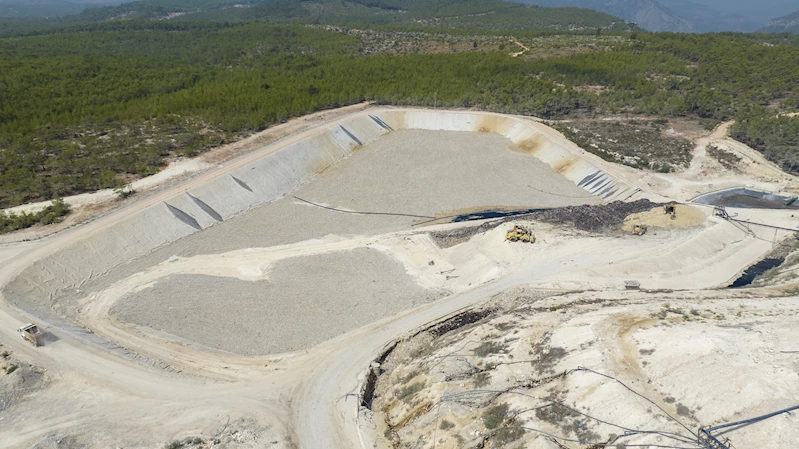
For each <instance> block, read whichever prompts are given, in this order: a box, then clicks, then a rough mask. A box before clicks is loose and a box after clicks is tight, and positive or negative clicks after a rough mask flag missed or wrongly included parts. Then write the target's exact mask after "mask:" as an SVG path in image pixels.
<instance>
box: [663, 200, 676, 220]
mask: <svg viewBox="0 0 799 449" xmlns="http://www.w3.org/2000/svg"><path fill="white" fill-rule="evenodd" d="M663 210H665V211H666V214H668V215H671V219H672V220H674V219H676V218H677V203H675V202H674V201H672V202H670V203H669V204H667V205H665V206H663Z"/></svg>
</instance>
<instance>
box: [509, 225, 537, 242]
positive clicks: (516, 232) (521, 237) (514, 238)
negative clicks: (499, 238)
mask: <svg viewBox="0 0 799 449" xmlns="http://www.w3.org/2000/svg"><path fill="white" fill-rule="evenodd" d="M505 240H508V241H510V242H522V243H535V235H533V231H531V230H530V228H528V227H526V226H519V225H513V229H510V230H509V231H508V232H507V233H506V234H505Z"/></svg>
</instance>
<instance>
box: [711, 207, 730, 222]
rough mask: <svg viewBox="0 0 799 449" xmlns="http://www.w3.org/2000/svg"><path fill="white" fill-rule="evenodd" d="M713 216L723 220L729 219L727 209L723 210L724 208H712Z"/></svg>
mask: <svg viewBox="0 0 799 449" xmlns="http://www.w3.org/2000/svg"><path fill="white" fill-rule="evenodd" d="M713 215H714V216H716V217H720V218H723V219H725V220H726V219H728V218H730V214H729V213H727V208H725V207H724V206H716V207H714V208H713Z"/></svg>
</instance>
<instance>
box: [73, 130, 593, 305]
mask: <svg viewBox="0 0 799 449" xmlns="http://www.w3.org/2000/svg"><path fill="white" fill-rule="evenodd" d="M542 192H552V193H553V194H551V195H550V194H546V193H542ZM293 196H297V197H300V198H303V199H306V200H308V201H312V202H314V203H319V204H324V205H326V206H330V207H335V208H340V209H348V210H356V211H370V212H394V213H404V214H413V215H425V216H444V215H450V214H452V213H460V212H465V211H473V210H484V209H499V208H504V209H530V208H537V207H561V206H569V205H577V204H596V203H598V202H599V201H600V200H599V198H598V197H596V196H594V195H591V194H589V193H588V192H586V191H585V190H583V189H581V188H579V187H577V186H575V185H574V184H573V183H571V182H570V181H568V180H567V179H565V178H563V177H562V176H560V175H558V174H557V173H555V172H554V171H553V170H552V169H551V168H550V167H549V166H548V165H546V164H544V163H543V162H541V161H539V160H538V159H536V158H535V157H533V156H531V155H529V154H527V153H525V152H522V151H518V148H517V147H516V146H515V145H514V144H513V143H512V142H511V141H510V140H508V139H506V138H505V137H503V136H500V135H498V134H492V133H488V134H487V133H468V132H455V131H425V130H416V129H407V130H399V131H396V132H393V133H391V134H388V135H386V136H385V137H383V138H381V139H380V140H378V141H376V142H373V143H371V144H369V145H366V146H364V147H363V148H361V149H360V150H358V151H356V152H355V153H354V154H353V155H352V156H350V157H349V158H347V159H345V160H343V161H341V162H339V163H338V164H336V165H334V166H332V167H330V168H328V169H327V170H326V171H325V172H324V173H321V174H319V175H318V176H316V177H315V178H314V179H313V180H312V181H311V182H309V183H308V184H306V185H304V186H302V187H300V188H299V189H298V190H297V191H296V192H294V193H292V194H291V195H289V196H287V197H285V198H283V199H281V200H278V201H275V202H273V203H269V204H266V205H264V206H261V207H259V208H256V209H253V210H251V211H249V212H247V213H245V214H243V215H240V216H238V217H235V218H233V219H230V220H228V221H226V222H224V223H219V224H217V225H216V226H213V227H211V228H208V229H206V230H204V231H202V232H199V233H196V234H193V235H191V236H189V237H186V238H184V239H181V240H178V241H177V242H175V243H173V244H171V245H168V246H165V247H163V248H160V249H158V250H156V251H153V252H152V253H151V254H150V255H148V256H145V257H142V258H140V259H138V260H135V261H132V262H131V263H129V264H127V265H124V266H121V267H119V268H117V269H115V270H113V271H112V272H111V273H109V274H107V275H105V276H103V277H102V278H101V279H98V280H94V281H91V282H89V283H87V284H86V285H84V286H83V288H82V290H84V291H86V290H89V291H95V290H99V289H102V288H105V287H107V286H108V285H110V283H112V282H115V281H116V280H119V279H123V278H125V277H128V276H130V275H132V274H134V273H136V272H138V271H141V270H144V269H146V268H147V267H149V266H152V265H154V264H157V263H160V262H163V261H164V260H167V259H168V258H169V257H171V256H173V255H179V256H193V255H197V254H208V253H222V252H227V251H232V250H236V249H241V248H250V247H269V246H274V245H281V244H288V243H295V242H299V241H303V240H308V239H312V238H317V237H322V236H325V235H329V234H335V235H341V236H352V235H369V234H380V233H384V232H393V231H399V230H405V229H411V228H412V226H413V225H414V224H415V223H418V222H419V221H423V220H420V219H414V218H411V217H399V216H388V215H354V214H348V213H342V212H335V211H331V210H327V209H322V208H319V207H314V206H311V205H308V204H307V203H303V202H301V201H298V200H296V199H295V198H294V197H293ZM73 293H74V292H73ZM67 296H68V297H70V299H75V298H78V297H80V296H81V295H80V294H77V295H75V294H73V295H69V294H68V295H67Z"/></svg>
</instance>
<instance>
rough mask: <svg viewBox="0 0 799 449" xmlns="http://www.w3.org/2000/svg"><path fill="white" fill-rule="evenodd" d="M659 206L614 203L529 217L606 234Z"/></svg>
mask: <svg viewBox="0 0 799 449" xmlns="http://www.w3.org/2000/svg"><path fill="white" fill-rule="evenodd" d="M656 206H658V204H656V203H653V202H651V201H649V200H646V199H643V200H638V201H633V202H631V203H625V202H622V201H614V202H612V203H610V204H605V205H600V206H569V207H561V208H558V209H549V210H542V211H539V212H534V213H532V214H530V215H526V216H524V217H525V218H527V217H529V218H531V219H533V220H538V221H543V222H545V223H554V224H562V225H566V226H570V227H573V228H576V229H579V230H581V231H589V232H604V231H608V230H610V229H614V228H619V227H620V226H621V225H622V224H623V223H624V219H625V218H626V217H627V216H628V215H630V214H636V213H639V212H643V211H648V210H650V209H652V208H653V207H656Z"/></svg>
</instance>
